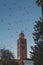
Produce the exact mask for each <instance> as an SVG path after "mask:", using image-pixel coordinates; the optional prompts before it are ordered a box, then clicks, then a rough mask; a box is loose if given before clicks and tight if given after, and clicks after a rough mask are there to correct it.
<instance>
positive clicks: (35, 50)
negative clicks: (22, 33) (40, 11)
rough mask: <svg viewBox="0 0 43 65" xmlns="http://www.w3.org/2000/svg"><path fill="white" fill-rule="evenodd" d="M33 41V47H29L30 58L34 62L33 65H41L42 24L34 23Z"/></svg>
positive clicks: (42, 49) (42, 48)
mask: <svg viewBox="0 0 43 65" xmlns="http://www.w3.org/2000/svg"><path fill="white" fill-rule="evenodd" d="M33 39H34V41H35V45H34V46H31V49H32V51H31V52H30V53H31V57H32V59H33V60H34V65H43V22H42V21H41V20H39V21H36V22H35V25H34V33H33Z"/></svg>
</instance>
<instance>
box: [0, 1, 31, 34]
mask: <svg viewBox="0 0 43 65" xmlns="http://www.w3.org/2000/svg"><path fill="white" fill-rule="evenodd" d="M6 1H7V0H4V3H3V7H7V4H6ZM0 2H1V0H0ZM12 5H14V6H16V3H15V2H14V3H13V4H12ZM27 8H28V9H29V8H30V9H31V5H28V7H26V6H24V7H23V9H24V10H25V11H26V13H27V15H29V11H28V10H27ZM8 9H9V11H11V10H12V7H10V8H8ZM18 9H19V11H21V10H22V7H21V6H19V7H18ZM9 16H12V13H11V14H9ZM22 16H25V13H23V14H22ZM0 22H1V23H4V19H1V21H0ZM8 26H9V28H8V31H9V30H11V29H10V27H11V26H12V24H11V23H8ZM25 29H26V30H27V28H25ZM16 33H18V31H16Z"/></svg>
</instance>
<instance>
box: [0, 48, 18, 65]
mask: <svg viewBox="0 0 43 65" xmlns="http://www.w3.org/2000/svg"><path fill="white" fill-rule="evenodd" d="M0 65H18V63H17V62H15V60H14V56H13V54H12V52H11V51H9V50H7V49H0Z"/></svg>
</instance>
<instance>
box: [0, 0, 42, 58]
mask: <svg viewBox="0 0 43 65" xmlns="http://www.w3.org/2000/svg"><path fill="white" fill-rule="evenodd" d="M35 1H36V0H0V48H7V49H10V50H11V51H12V52H13V53H14V55H15V57H16V58H17V39H18V38H19V34H20V32H21V31H23V32H24V34H25V38H26V39H27V52H28V57H29V56H30V55H29V51H30V50H31V49H30V46H31V45H34V40H33V35H32V33H33V31H34V29H33V27H34V24H35V21H37V20H39V17H41V8H40V7H38V6H37V5H36V3H35Z"/></svg>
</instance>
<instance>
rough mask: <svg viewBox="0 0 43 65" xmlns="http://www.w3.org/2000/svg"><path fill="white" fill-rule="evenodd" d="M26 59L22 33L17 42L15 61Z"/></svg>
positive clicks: (25, 47)
mask: <svg viewBox="0 0 43 65" xmlns="http://www.w3.org/2000/svg"><path fill="white" fill-rule="evenodd" d="M26 58H27V43H26V39H25V38H24V33H22V32H21V33H20V35H19V39H18V41H17V59H26Z"/></svg>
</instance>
